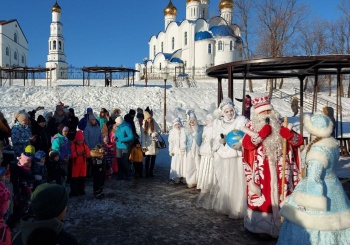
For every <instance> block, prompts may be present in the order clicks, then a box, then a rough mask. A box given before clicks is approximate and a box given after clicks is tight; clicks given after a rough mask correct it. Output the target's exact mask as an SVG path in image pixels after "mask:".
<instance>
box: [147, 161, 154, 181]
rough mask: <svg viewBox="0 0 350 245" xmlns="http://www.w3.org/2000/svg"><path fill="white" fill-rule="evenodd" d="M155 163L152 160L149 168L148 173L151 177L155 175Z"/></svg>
mask: <svg viewBox="0 0 350 245" xmlns="http://www.w3.org/2000/svg"><path fill="white" fill-rule="evenodd" d="M154 165H155V163H154V162H151V167H150V168H149V174H148V176H149V177H154V174H153V169H154Z"/></svg>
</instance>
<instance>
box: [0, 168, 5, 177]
mask: <svg viewBox="0 0 350 245" xmlns="http://www.w3.org/2000/svg"><path fill="white" fill-rule="evenodd" d="M5 174H6V168H4V167H0V177H2V176H4V175H5Z"/></svg>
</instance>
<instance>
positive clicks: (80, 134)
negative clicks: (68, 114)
mask: <svg viewBox="0 0 350 245" xmlns="http://www.w3.org/2000/svg"><path fill="white" fill-rule="evenodd" d="M74 140H75V141H84V133H83V131H81V130H79V131H77V133H76V134H75V138H74Z"/></svg>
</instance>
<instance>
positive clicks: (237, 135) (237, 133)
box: [226, 129, 244, 147]
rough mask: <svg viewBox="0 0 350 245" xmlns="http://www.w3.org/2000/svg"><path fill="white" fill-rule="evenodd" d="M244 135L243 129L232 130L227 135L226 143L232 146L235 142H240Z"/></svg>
mask: <svg viewBox="0 0 350 245" xmlns="http://www.w3.org/2000/svg"><path fill="white" fill-rule="evenodd" d="M243 136H244V133H243V132H242V131H241V130H236V129H235V130H232V131H230V132H229V133H228V134H227V135H226V144H228V146H229V147H232V146H233V145H234V144H235V143H237V142H239V141H240V140H241V139H242V138H243Z"/></svg>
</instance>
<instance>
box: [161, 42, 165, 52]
mask: <svg viewBox="0 0 350 245" xmlns="http://www.w3.org/2000/svg"><path fill="white" fill-rule="evenodd" d="M163 44H164V43H163V42H161V44H160V49H161V52H162V53H163V46H164V45H163Z"/></svg>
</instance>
